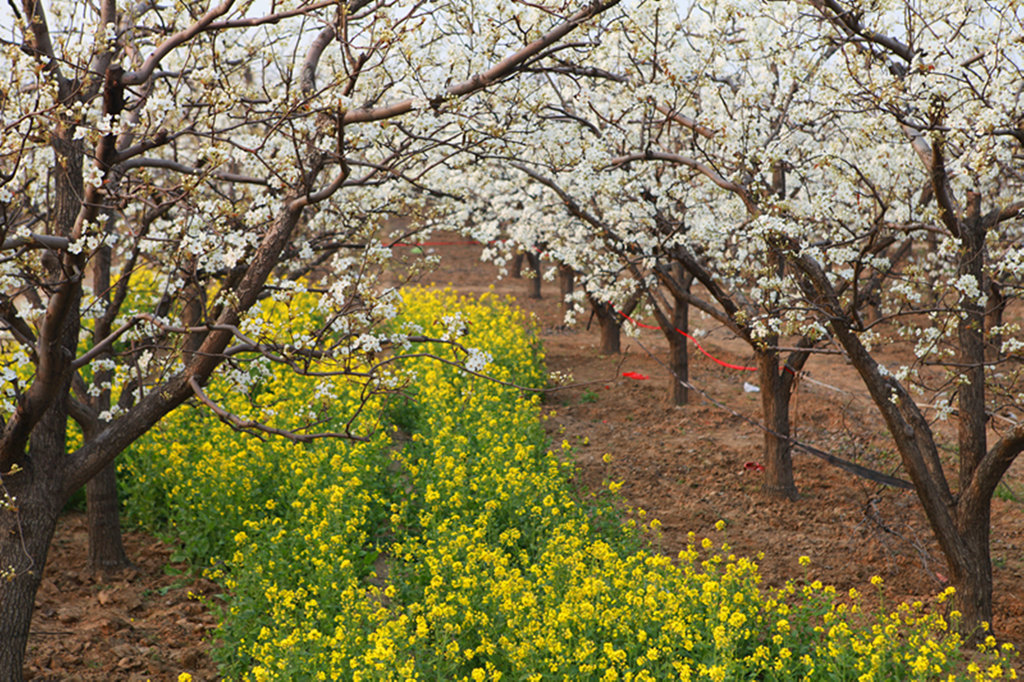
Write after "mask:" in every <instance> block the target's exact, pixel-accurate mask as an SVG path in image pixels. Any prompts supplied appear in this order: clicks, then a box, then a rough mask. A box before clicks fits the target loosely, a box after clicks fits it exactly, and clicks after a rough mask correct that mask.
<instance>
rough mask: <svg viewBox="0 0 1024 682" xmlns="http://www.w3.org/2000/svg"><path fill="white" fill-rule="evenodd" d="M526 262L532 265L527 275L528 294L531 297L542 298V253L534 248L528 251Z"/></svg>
mask: <svg viewBox="0 0 1024 682" xmlns="http://www.w3.org/2000/svg"><path fill="white" fill-rule="evenodd" d="M526 262H527V263H528V264H529V266H530V272H529V273H528V274H527V276H526V295H527V296H528V297H529V298H540V297H541V296H540V276H541V265H540V254H538V253H537V252H536V251H533V250H532V249H531V250H530V251H527V252H526Z"/></svg>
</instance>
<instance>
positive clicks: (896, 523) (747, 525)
mask: <svg viewBox="0 0 1024 682" xmlns="http://www.w3.org/2000/svg"><path fill="white" fill-rule="evenodd" d="M460 242H461V240H460V239H459V238H458V237H454V236H449V237H445V238H442V237H439V238H438V245H437V246H434V247H429V249H428V250H430V249H432V250H434V251H436V252H437V253H439V254H440V255H441V257H442V262H441V265H440V267H439V268H438V269H437V270H435V271H433V272H432V273H430V274H429V275H427V276H426V277H424V278H423V279H424V281H428V282H429V281H434V282H436V283H438V284H439V285H445V284H448V283H451V284H452V285H454V286H455V288H457V289H458V290H460V291H461V292H463V293H466V294H479V293H482V292H484V291H487V290H489V289H490V288H491V287H492V286H493V287H494V289H495V290H496V291H497V292H499V293H507V294H512V295H514V296H516V297H517V299H518V302H519V304H520V305H521V306H522V307H524V308H525V309H526V310H528V311H529V312H531V313H533V314H534V315H535V316H536V318H537V321H538V325H539V328H540V331H541V336H542V339H543V341H544V345H545V348H546V353H547V363H548V368H549V370H550V371H552V372H561V373H568V374H571V376H572V383H571V384H570V385H569V386H568V387H566V388H564V389H563V390H559V391H555V392H551V393H550V394H548V396H547V398H546V406H547V407H546V414H547V417H548V419H547V422H546V425H547V428H548V430H549V432H550V434H551V437H552V440H553V441H554V442H556V443H557V442H560V441H561V440H562V439H566V440H568V441H569V442H570V443H571V444H572V445H573V446H574V449H573V451H572V453H571V455H570V456H572V457H574V458H575V460H576V462H577V464H578V472H579V474H578V475H579V481H578V482H579V484H580V485H582V486H584V487H587V488H598V487H600V486H602V485H603V484H605V483H606V482H607V481H610V480H613V481H621V482H622V484H623V485H622V488H621V494H622V495H623V497H624V499H625V502H626V504H628V505H629V506H631V507H633V508H635V509H638V510H639V509H642V510H645V512H646V514H647V516H648V517H653V518H658V519H660V520H661V522H662V525H663V531H662V537H661V545H662V549H663V551H665V552H666V553H668V554H670V555H674V554H675V553H677V552H678V551H679V549H681V548H682V547H683V546H684V545H685V543H686V535H687V533H688V532H689V531H695V532H697V533H698V534H701V533H707V532H709V531H710V529H711V528H712V526H713V525H714V524H715V522H716V521H718V520H719V519H721V520H724V521H725V522H726V524H727V528H726V538H727V540H728V542H729V543H730V545H731V546H732V547H733V549H734V550H735V551H736V552H737V553H738V554H746V555H751V556H753V555H756V554H757V553H758V552H764V558H763V559H762V560H761V562H760V565H761V572H762V575H763V577H764V580H765V581H766V582H767V583H769V584H777V583H781V582H784V581H785V580H786V579H787V578H791V577H798V578H799V577H802V576H808V577H811V578H814V579H820V580H822V581H823V582H826V583H830V584H833V585H835V586H836V588H837V589H838V590H839V591H840V592H845V591H847V590H849V589H850V588H856V589H858V590H859V591H861V592H862V593H864V594H865V595H872V594H875V593H876V592H877V590H875V589H874V588H873V587H871V583H870V579H871V577H872V576H875V575H878V576H881V577H882V578H883V579H884V581H885V583H884V588H883V590H882V593H881V594H880V595H879V598H881V599H884V600H885V602H886V604H887V605H889V606H891V605H893V604H894V603H895V602H897V601H904V600H905V601H913V600H915V599H927V598H929V597H931V596H933V595H934V594H935V593H937V592H939V591H941V590H942V589H943V587H944V586H945V582H944V575H943V573H944V571H945V566H944V564H943V562H942V560H941V558H940V554H939V551H938V548H937V546H936V544H935V542H934V541H933V540H932V537H931V532H930V531H929V529H928V527H927V524H926V522H925V519H924V516H923V514H922V513H921V512H920V510H919V508H918V505H917V503H916V498H915V497H914V494H913V493H912V492H910V491H901V490H895V489H891V488H885V487H883V486H880V485H878V484H876V483H873V482H871V481H868V480H865V479H860V478H857V477H854V476H853V475H851V474H849V473H846V472H845V471H843V470H841V469H838V468H835V467H833V466H830V465H827V464H825V463H824V462H823V461H821V460H819V459H817V458H815V457H813V456H811V455H807V454H804V453H802V452H796V453H795V454H794V469H795V472H796V474H795V475H796V483H797V486H798V488H799V489H800V493H801V495H800V498H799V499H798V500H796V501H795V502H789V501H785V500H776V499H772V498H769V497H767V496H766V495H764V494H763V493H762V492H761V491H760V487H761V477H760V475H759V473H758V472H757V465H758V464H759V457H760V450H761V440H762V432H761V431H760V430H759V429H758V428H757V426H756V425H755V424H754V423H753V421H751V420H748V419H745V418H744V416H746V417H749V418H752V419H755V420H756V418H757V416H758V412H759V409H760V401H759V399H758V396H757V394H756V393H754V392H750V391H748V390H745V388H744V384H745V383H747V382H752V381H754V380H755V378H754V377H753V374H754V373H753V372H742V371H737V370H732V369H727V368H724V367H721V366H718V365H716V364H714V363H713V362H712V361H711V360H708V359H707V358H705V357H703V356H702V355H700V354H699V352H698V351H697V350H696V349H695V348H692V347H691V348H692V352H691V360H690V376H691V383H692V384H693V385H695V386H696V387H698V388H700V389H702V390H703V391H705V392H706V393H707V395H708V396H710V397H711V398H713V399H714V400H715V401H717V402H718V403H721V404H723V405H724V406H720V405H716V404H713V403H712V402H711V401H709V400H708V399H706V398H704V397H702V396H701V395H699V394H694V393H691V401H690V405H687V406H684V407H672V406H669V405H668V403H667V400H666V396H667V393H668V391H667V386H668V383H669V374H668V370H667V368H666V367H665V365H664V364H663V363H664V359H665V357H666V355H667V348H668V346H667V343H666V341H665V340H664V338H663V337H662V336H661V334H660V332H656V331H647V330H644V331H642V332H641V333H640V335H639V337H637V338H629V337H624V338H623V350H624V352H623V355H621V356H610V357H609V356H602V355H601V354H600V353H599V352H598V334H597V322H596V320H595V321H594V322H593V324H592V325H591V328H590V329H589V330H588V329H587V328H586V327H587V319H588V316H587V315H583V316H581V318H580V322H579V323H578V324H577V325H576V326H575V327H572V328H565V327H564V326H563V323H562V322H563V314H562V310H561V306H560V304H559V302H558V296H557V291H558V287H557V284H556V283H554V282H545V283H544V285H543V286H542V291H543V295H544V297H543V298H542V299H541V300H533V299H529V298H527V297H526V287H527V285H526V282H525V281H524V280H517V279H512V278H505V279H500V280H499V279H498V278H497V269H496V268H494V267H492V266H490V265H488V264H485V263H481V262H480V260H479V254H480V250H481V247H479V246H474V245H470V244H465V243H460ZM407 255H408V254H407ZM546 265H547V264H546ZM548 267H550V266H548ZM691 320H692V321H691V324H692V325H693V327H695V328H701V329H703V330H705V331H707V332H708V334H707V336H705V337H703V338H702V339H701V343H702V344H703V345H704V346H705V348H707V349H708V350H709V351H710V352H711V353H713V354H715V355H717V356H719V357H721V358H722V359H724V360H727V361H730V362H733V363H736V364H749V360H750V356H749V353H748V352H747V350H746V346H745V345H744V344H743V343H742V342H741V341H739V340H737V339H735V338H732V337H731V334H729V333H728V332H727V331H726V330H724V329H723V328H721V327H720V326H719V325H717V324H716V323H714V322H713V321H712V320H710V319H706V318H702V316H701V315H700V314H699V313H691ZM644 321H645V322H651V320H644ZM898 351H899V348H898V346H893V351H892V352H893V353H897V352H898ZM895 357H896V356H895V355H893V357H892V358H891V359H893V360H895ZM807 370H808V376H807V378H806V379H805V380H803V381H802V382H801V384H800V388H799V390H798V394H797V397H796V400H795V409H794V425H795V432H796V437H797V438H798V439H800V440H802V441H805V442H807V443H810V444H812V445H815V446H817V447H818V448H820V449H822V450H825V451H828V452H830V453H833V454H835V455H837V456H840V457H843V458H846V459H851V460H855V461H857V462H858V463H860V464H862V465H864V466H867V467H870V468H873V469H877V470H879V471H884V472H886V473H896V475H899V472H898V471H897V464H898V459H897V455H896V454H895V452H894V448H893V447H892V445H891V442H890V440H889V437H888V435H887V433H886V431H885V428H884V424H882V422H881V420H880V418H879V417H878V416H877V414H876V413H875V411H874V408H873V406H872V405H871V404H870V403H869V401H868V399H867V397H866V394H865V392H864V391H863V389H862V388H861V386H860V384H859V380H858V379H857V377H856V376H855V375H854V374H853V372H852V371H851V370H849V369H848V368H847V367H846V366H845V365H843V364H842V362H841V360H840V358H838V357H837V356H833V355H815V356H814V357H813V358H812V359H811V360H810V361H809V362H808V365H807ZM624 372H634V373H636V374H638V375H641V376H646V377H648V378H647V379H635V378H627V377H624V376H623V373H624ZM945 442H949V443H952V442H955V441H954V440H953V439H947V440H946V441H945ZM606 454H607V455H610V461H607V462H606V458H605V455H606ZM946 454H948V455H949V456H950V457H952V456H953V454H954V453H952V452H948V453H946ZM992 518H993V524H992V558H993V564H994V578H995V594H996V604H995V613H996V618H995V624H994V625H995V629H996V634H997V635H998V636H999V638H1000V639H1004V640H1007V641H1011V642H1013V643H1014V644H1016V645H1017V647H1018V648H1021V647H1022V646H1024V581H1022V577H1024V555H1022V551H1021V550H1022V535H1021V531H1022V529H1024V463H1021V462H1018V463H1017V464H1015V465H1014V466H1013V468H1011V470H1010V472H1009V474H1008V476H1007V478H1006V485H1001V486H1000V488H999V494H998V496H997V499H996V500H994V503H993V513H992ZM126 542H127V549H128V552H129V556H130V557H131V559H132V560H133V561H134V562H135V564H136V568H134V569H132V570H130V571H128V572H126V573H125V574H124V575H121V576H118V577H115V578H104V577H101V576H93V575H91V574H90V573H89V571H88V570H87V569H86V556H87V554H86V535H85V522H84V515H82V514H81V513H69V514H67V515H65V517H64V518H63V519H62V521H61V523H60V525H59V526H58V528H57V535H56V537H55V540H54V544H53V547H52V548H51V552H50V558H49V562H48V565H47V568H46V573H45V576H44V580H43V585H42V587H41V588H40V592H39V595H38V596H37V600H36V607H37V608H36V614H35V618H34V620H33V629H32V632H33V635H32V637H31V639H30V641H29V650H28V657H27V662H26V676H27V677H29V678H31V679H41V680H111V679H119V680H145V679H149V678H151V679H154V680H167V679H171V680H173V679H177V676H178V674H179V673H180V672H183V671H187V672H189V673H191V674H192V675H193V678H194V679H196V680H207V679H214V678H216V668H215V666H214V665H213V664H212V662H211V661H210V659H209V657H208V655H207V650H208V647H207V646H206V644H205V638H206V637H207V635H208V633H209V632H210V631H211V630H212V628H213V626H214V623H215V618H214V616H213V615H212V614H211V613H209V611H208V610H207V609H206V608H205V607H204V606H203V605H201V604H200V603H199V602H198V601H197V600H196V599H195V598H194V597H195V595H199V594H202V595H207V596H211V595H215V594H216V592H217V591H218V588H217V586H215V585H213V584H212V583H209V582H208V581H206V580H203V579H199V578H195V577H190V576H189V575H188V574H183V573H181V571H183V570H184V569H185V567H184V566H183V565H180V564H174V563H172V562H171V559H172V551H173V548H170V547H167V546H166V545H164V544H163V543H160V542H159V541H157V540H155V539H153V538H151V537H149V536H147V535H145V534H143V533H139V532H135V531H132V532H129V533H127V538H126ZM803 555H806V556H808V557H810V559H811V565H810V567H809V568H804V567H802V566H800V565H799V563H798V559H799V557H800V556H803Z"/></svg>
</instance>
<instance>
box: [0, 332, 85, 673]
mask: <svg viewBox="0 0 1024 682" xmlns="http://www.w3.org/2000/svg"><path fill="white" fill-rule="evenodd" d="M70 337H71V334H70V330H69V331H68V332H67V333H65V335H64V339H63V341H64V343H65V344H66V343H67V342H68V340H69V339H70ZM66 441H67V386H66V385H65V386H64V391H62V392H60V393H58V399H57V400H56V401H55V402H54V404H53V405H51V406H50V407H49V409H47V411H46V413H45V414H44V415H43V417H42V418H41V419H40V421H39V423H38V424H37V425H36V428H35V429H33V431H32V435H31V437H30V439H29V447H28V454H27V456H26V457H25V458H24V462H23V464H22V469H21V471H18V472H17V473H14V474H9V475H6V476H4V478H3V489H2V490H0V495H4V493H5V492H6V493H7V494H9V495H11V496H12V497H14V498H15V499H16V503H15V504H16V506H14V507H13V508H4V507H5V506H6V505H0V572H2V573H3V576H2V577H0V633H2V636H0V680H5V681H6V680H12V681H16V680H21V679H22V678H23V673H22V667H23V665H24V661H25V645H26V644H27V642H28V630H29V626H30V625H31V622H32V611H33V609H34V607H35V598H36V590H37V589H38V588H39V582H40V580H41V579H42V576H43V568H44V567H45V566H46V555H47V552H48V551H49V548H50V541H51V540H52V539H53V531H54V528H56V526H57V516H58V515H59V514H60V510H61V508H62V507H63V506H64V502H65V495H64V493H63V482H64V481H63V478H62V475H61V474H62V469H61V462H62V459H63V457H64V453H65V447H66V445H67V442H66ZM4 499H5V500H6V501H8V502H9V501H10V500H9V499H8V498H6V496H5V495H4Z"/></svg>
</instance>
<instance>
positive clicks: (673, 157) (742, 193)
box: [608, 151, 761, 218]
mask: <svg viewBox="0 0 1024 682" xmlns="http://www.w3.org/2000/svg"><path fill="white" fill-rule="evenodd" d="M633 161H668V162H670V163H677V164H680V165H683V166H687V167H688V168H692V169H694V170H695V171H697V172H698V173H700V174H701V175H703V176H705V177H706V178H708V179H709V180H711V182H713V183H715V184H716V185H718V186H719V187H721V188H722V189H725V190H729V191H730V192H732V193H733V194H735V195H736V196H737V197H739V200H740V201H742V202H743V205H744V206H745V207H746V208H747V212H748V213H749V214H750V215H751V216H752V217H754V218H756V217H758V216H760V215H761V210H760V209H759V208H758V207H757V204H755V203H754V201H753V200H752V199H751V198H750V194H748V193H747V190H746V188H744V187H743V186H742V185H738V184H736V183H735V182H731V181H729V180H726V179H725V178H723V177H722V176H721V175H720V174H719V173H718V171H716V170H715V169H714V168H712V167H710V166H708V165H707V164H704V163H701V162H700V161H697V160H696V159H694V158H692V157H689V156H683V155H682V154H670V153H668V152H655V151H646V152H634V153H632V154H626V155H625V156H619V157H616V158H614V159H612V161H611V163H610V164H609V165H608V168H617V167H619V166H621V165H623V164H626V163H630V162H633Z"/></svg>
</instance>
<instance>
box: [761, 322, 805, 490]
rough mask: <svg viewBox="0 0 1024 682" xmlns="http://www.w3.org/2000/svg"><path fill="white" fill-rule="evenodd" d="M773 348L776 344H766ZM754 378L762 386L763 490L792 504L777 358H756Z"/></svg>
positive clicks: (785, 403)
mask: <svg viewBox="0 0 1024 682" xmlns="http://www.w3.org/2000/svg"><path fill="white" fill-rule="evenodd" d="M769 343H770V344H771V345H775V344H776V341H775V340H769ZM757 368H758V370H757V375H758V378H759V379H760V382H761V409H762V411H763V412H764V425H765V427H766V428H767V431H765V433H764V490H765V492H767V493H769V494H770V495H772V496H774V497H783V498H787V499H790V500H795V499H796V497H797V491H796V484H795V483H794V482H793V458H792V447H791V446H790V442H789V435H790V428H789V393H790V392H789V391H788V390H787V384H788V382H783V381H782V375H781V374H780V373H779V354H778V353H777V352H776V351H765V352H761V353H758V355H757Z"/></svg>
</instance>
